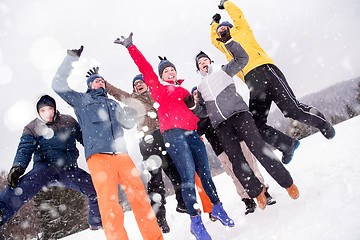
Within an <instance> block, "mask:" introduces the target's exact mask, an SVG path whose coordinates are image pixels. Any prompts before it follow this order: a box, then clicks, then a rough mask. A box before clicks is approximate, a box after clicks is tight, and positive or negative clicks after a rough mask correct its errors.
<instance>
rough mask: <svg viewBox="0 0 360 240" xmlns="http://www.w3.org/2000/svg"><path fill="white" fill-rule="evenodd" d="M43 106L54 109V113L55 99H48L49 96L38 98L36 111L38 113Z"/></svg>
mask: <svg viewBox="0 0 360 240" xmlns="http://www.w3.org/2000/svg"><path fill="white" fill-rule="evenodd" d="M45 106H49V107H52V108H54V111H55V112H56V102H55V99H53V98H52V97H50V96H49V95H43V96H41V97H40V99H39V101H38V102H37V104H36V110H37V112H39V110H40V108H43V107H45Z"/></svg>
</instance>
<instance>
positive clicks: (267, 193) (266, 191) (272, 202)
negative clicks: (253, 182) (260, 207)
mask: <svg viewBox="0 0 360 240" xmlns="http://www.w3.org/2000/svg"><path fill="white" fill-rule="evenodd" d="M268 189H269V187H266V188H265V197H266V205H273V204H275V203H276V201H275V200H274V199H273V198H272V196H270V194H269V192H268Z"/></svg>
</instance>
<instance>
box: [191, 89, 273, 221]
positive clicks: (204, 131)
mask: <svg viewBox="0 0 360 240" xmlns="http://www.w3.org/2000/svg"><path fill="white" fill-rule="evenodd" d="M191 95H192V96H193V97H194V100H195V101H196V102H199V97H198V92H197V87H193V89H192V90H191ZM197 125H198V129H197V132H198V134H199V135H200V136H202V135H205V137H206V139H207V140H208V141H209V143H210V145H211V147H212V149H213V150H214V153H215V154H216V156H217V157H218V159H219V160H220V162H221V165H222V166H223V168H224V170H225V172H226V174H227V175H229V176H230V177H231V179H232V180H233V182H234V184H235V187H236V192H237V193H238V195H239V196H240V198H241V200H242V201H243V202H244V204H245V208H246V209H245V215H247V214H249V213H253V212H255V208H256V203H255V201H254V200H253V199H252V198H251V197H250V196H249V194H248V193H247V192H246V190H245V188H244V187H243V186H242V185H241V183H240V182H239V179H237V177H236V176H235V174H234V172H233V167H232V164H231V162H230V160H229V157H228V156H227V155H226V153H225V152H224V149H223V147H222V146H221V143H220V140H219V138H218V136H217V135H216V133H215V129H214V128H213V127H212V125H211V121H210V118H209V117H206V118H201V119H200V120H199V122H198V124H197ZM240 148H241V151H242V153H243V154H244V157H245V159H246V161H247V162H248V164H249V166H250V168H251V169H252V170H253V171H254V173H255V176H256V177H257V178H258V179H259V180H260V182H261V183H262V184H263V185H264V186H265V180H264V177H263V176H262V174H261V173H260V171H259V168H258V166H257V163H256V162H257V159H256V158H255V156H254V155H253V154H252V153H251V152H250V150H249V148H248V147H247V145H246V144H245V142H244V141H241V142H240ZM268 188H269V186H267V185H266V187H265V193H264V194H265V197H266V205H273V204H275V203H276V201H275V200H273V198H272V197H271V195H270V194H269V193H268V191H267V190H268Z"/></svg>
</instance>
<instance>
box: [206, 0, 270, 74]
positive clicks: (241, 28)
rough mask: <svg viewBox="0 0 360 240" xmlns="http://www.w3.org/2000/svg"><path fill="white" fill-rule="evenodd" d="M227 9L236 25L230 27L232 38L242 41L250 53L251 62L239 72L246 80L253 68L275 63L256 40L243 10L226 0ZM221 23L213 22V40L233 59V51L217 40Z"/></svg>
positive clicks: (228, 58) (213, 42)
mask: <svg viewBox="0 0 360 240" xmlns="http://www.w3.org/2000/svg"><path fill="white" fill-rule="evenodd" d="M224 7H225V10H226V11H227V12H228V13H229V15H230V17H231V19H232V20H233V23H234V27H232V28H231V29H230V34H231V36H232V38H233V39H234V40H235V41H236V42H238V43H240V45H241V46H242V47H243V48H244V49H245V51H246V52H247V54H248V55H249V62H248V64H247V65H246V66H245V67H244V69H243V70H242V71H241V72H239V73H238V74H237V76H238V77H239V78H241V79H242V80H243V81H244V77H245V75H246V74H247V73H248V72H250V71H251V70H252V69H254V68H256V67H259V66H261V65H264V64H269V63H270V64H274V63H273V61H272V60H271V58H270V57H269V56H268V55H267V54H266V52H265V51H264V50H263V49H262V48H261V47H260V45H259V44H258V43H257V42H256V40H255V37H254V34H253V32H252V30H251V29H250V26H249V24H248V23H247V21H246V19H245V17H244V15H243V13H242V11H241V10H240V9H239V8H238V7H237V6H236V5H235V4H234V3H232V2H230V1H226V2H225V3H224ZM218 25H219V23H215V22H214V23H213V24H211V42H212V44H213V45H214V46H215V47H217V48H218V49H219V50H220V51H222V52H223V53H225V56H226V58H227V60H228V61H230V60H231V59H233V57H232V56H231V53H230V52H229V51H227V49H226V48H225V46H224V43H222V42H219V41H217V40H216V38H218V37H219V36H218V35H217V33H216V28H217V27H218Z"/></svg>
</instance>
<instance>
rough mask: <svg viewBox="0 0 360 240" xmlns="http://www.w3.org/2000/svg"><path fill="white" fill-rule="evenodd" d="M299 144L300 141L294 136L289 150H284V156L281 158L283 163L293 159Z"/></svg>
mask: <svg viewBox="0 0 360 240" xmlns="http://www.w3.org/2000/svg"><path fill="white" fill-rule="evenodd" d="M299 145H300V141H299V140H297V139H296V138H294V139H293V141H292V143H291V146H290V147H289V149H288V151H286V152H283V156H282V159H281V161H282V163H283V164H288V163H289V162H290V161H291V159H292V157H293V156H294V152H295V150H296V149H297V148H298V147H299Z"/></svg>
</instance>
